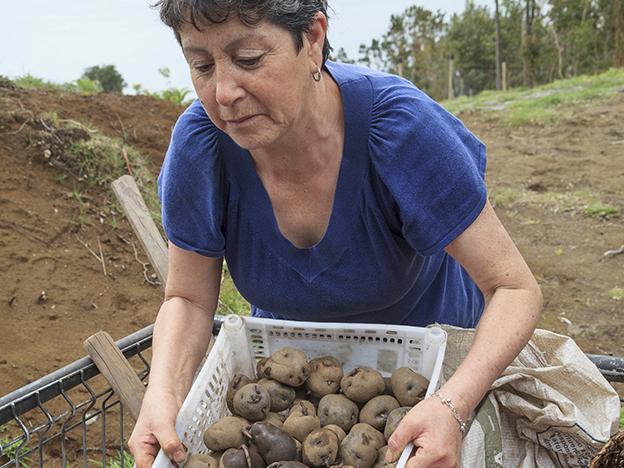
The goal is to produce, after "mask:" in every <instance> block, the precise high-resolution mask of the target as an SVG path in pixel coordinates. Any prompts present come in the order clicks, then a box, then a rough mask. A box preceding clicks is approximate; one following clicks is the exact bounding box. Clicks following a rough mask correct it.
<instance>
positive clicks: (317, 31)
mask: <svg viewBox="0 0 624 468" xmlns="http://www.w3.org/2000/svg"><path fill="white" fill-rule="evenodd" d="M326 35H327V17H326V16H325V15H324V14H323V13H321V12H320V11H319V12H317V13H316V16H315V17H314V22H313V23H312V25H311V26H310V29H309V31H308V32H307V33H306V34H305V39H306V40H307V42H308V45H309V47H308V56H309V57H310V59H311V60H312V61H313V63H314V65H315V68H314V70H312V71H316V67H320V66H321V63H322V62H323V45H324V44H325V37H326Z"/></svg>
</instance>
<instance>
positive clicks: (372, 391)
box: [340, 367, 386, 403]
mask: <svg viewBox="0 0 624 468" xmlns="http://www.w3.org/2000/svg"><path fill="white" fill-rule="evenodd" d="M385 388H386V384H385V382H384V379H383V377H382V375H381V374H380V373H379V372H378V371H376V370H375V369H371V368H370V367H356V368H355V369H353V370H352V371H351V372H349V373H348V374H347V375H345V376H344V377H343V378H342V380H341V381H340V389H341V390H342V393H344V394H345V396H346V397H347V398H349V400H352V401H355V402H357V403H364V402H366V401H368V400H370V399H371V398H374V397H376V396H377V395H381V394H383V392H384V390H385Z"/></svg>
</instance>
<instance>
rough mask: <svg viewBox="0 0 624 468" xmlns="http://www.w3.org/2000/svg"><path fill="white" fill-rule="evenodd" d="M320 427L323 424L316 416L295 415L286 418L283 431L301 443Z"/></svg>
mask: <svg viewBox="0 0 624 468" xmlns="http://www.w3.org/2000/svg"><path fill="white" fill-rule="evenodd" d="M320 427H321V422H320V420H319V418H318V417H317V416H316V415H315V414H308V415H301V416H299V415H297V414H296V413H295V414H291V415H290V416H288V417H287V418H286V421H284V426H283V428H282V429H283V430H284V431H285V432H287V433H288V434H290V435H291V436H293V437H294V438H295V439H297V440H298V441H299V442H303V441H304V440H305V438H306V437H307V436H308V434H310V433H311V432H312V431H315V430H316V429H319V428H320Z"/></svg>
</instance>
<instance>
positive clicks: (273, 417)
mask: <svg viewBox="0 0 624 468" xmlns="http://www.w3.org/2000/svg"><path fill="white" fill-rule="evenodd" d="M262 422H267V423H269V424H273V425H274V426H275V427H277V428H278V429H282V427H284V419H283V418H282V416H281V415H280V414H277V413H269V414H268V415H267V417H266V418H264V419H263V420H262Z"/></svg>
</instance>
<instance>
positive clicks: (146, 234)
mask: <svg viewBox="0 0 624 468" xmlns="http://www.w3.org/2000/svg"><path fill="white" fill-rule="evenodd" d="M112 187H113V192H114V193H115V196H116V197H117V200H119V203H120V204H121V207H122V208H123V210H124V213H125V215H126V218H128V221H129V222H130V225H131V226H132V229H133V230H134V232H135V234H136V235H137V237H138V238H139V241H140V242H141V245H142V246H143V250H145V252H146V253H147V257H148V258H149V261H150V263H151V264H152V267H154V270H155V272H156V276H158V279H159V280H160V283H161V284H162V285H163V287H164V285H165V283H166V282H167V244H166V243H165V241H164V240H163V238H162V236H161V235H160V231H159V230H158V228H157V227H156V223H154V220H153V219H152V216H151V215H150V212H149V210H148V209H147V206H146V205H145V202H144V201H143V196H142V195H141V192H140V191H139V187H137V184H136V182H135V181H134V179H133V178H132V177H131V176H129V175H124V176H121V177H120V178H119V179H117V180H115V181H114V182H113V183H112Z"/></svg>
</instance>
